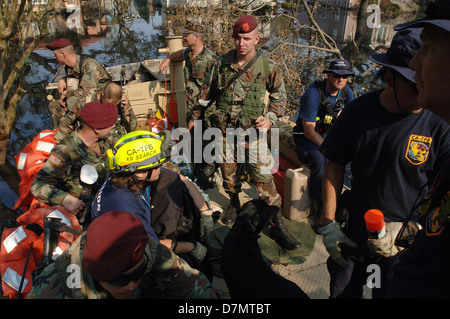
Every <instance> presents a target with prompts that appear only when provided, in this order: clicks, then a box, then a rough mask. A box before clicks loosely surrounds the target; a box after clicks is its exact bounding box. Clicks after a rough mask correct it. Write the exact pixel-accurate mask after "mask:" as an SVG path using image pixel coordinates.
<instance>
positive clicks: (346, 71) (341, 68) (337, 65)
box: [322, 59, 355, 75]
mask: <svg viewBox="0 0 450 319" xmlns="http://www.w3.org/2000/svg"><path fill="white" fill-rule="evenodd" d="M329 72H331V73H336V74H339V75H355V73H353V72H352V68H351V67H350V62H348V61H347V60H344V59H336V60H333V61H331V62H330V65H329V66H328V69H325V70H323V71H322V73H329Z"/></svg>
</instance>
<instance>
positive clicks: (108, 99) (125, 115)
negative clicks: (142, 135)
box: [99, 83, 137, 143]
mask: <svg viewBox="0 0 450 319" xmlns="http://www.w3.org/2000/svg"><path fill="white" fill-rule="evenodd" d="M99 99H100V102H101V103H112V104H114V105H117V108H118V112H119V114H118V116H117V120H116V123H115V126H114V127H113V129H112V130H111V132H110V133H109V136H108V142H109V143H114V141H118V140H119V139H120V138H121V137H122V136H124V135H125V134H127V133H130V132H132V131H134V130H136V127H137V119H136V115H135V114H134V111H133V109H132V108H131V105H130V102H129V101H128V97H127V95H126V94H125V93H124V92H123V90H122V88H121V87H120V86H119V85H117V84H115V83H109V84H108V85H107V86H106V87H105V88H104V89H102V90H101V91H100V97H99Z"/></svg>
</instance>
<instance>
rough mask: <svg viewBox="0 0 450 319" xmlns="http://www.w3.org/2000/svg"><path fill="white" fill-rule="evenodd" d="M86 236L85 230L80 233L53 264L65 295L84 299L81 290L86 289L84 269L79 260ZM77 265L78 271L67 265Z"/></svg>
mask: <svg viewBox="0 0 450 319" xmlns="http://www.w3.org/2000/svg"><path fill="white" fill-rule="evenodd" d="M85 236H86V232H85V233H83V234H81V235H80V237H79V238H78V239H77V240H76V241H75V242H73V243H72V245H71V246H70V247H69V248H67V249H66V250H65V251H64V252H63V253H62V254H61V256H59V258H58V260H57V261H55V264H56V265H55V266H56V269H57V271H58V275H59V277H60V278H61V287H62V289H63V290H64V292H65V293H66V295H68V296H71V297H72V298H73V299H86V296H85V294H84V293H83V291H85V290H86V287H85V285H84V275H85V274H84V270H83V264H82V261H81V251H82V244H81V242H82V241H84V238H85ZM73 265H77V266H78V267H79V270H80V271H79V272H77V270H76V269H74V268H70V269H69V266H72V267H73Z"/></svg>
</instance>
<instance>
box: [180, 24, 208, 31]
mask: <svg viewBox="0 0 450 319" xmlns="http://www.w3.org/2000/svg"><path fill="white" fill-rule="evenodd" d="M205 31H206V28H205V26H203V25H201V24H199V23H196V22H192V21H187V22H186V25H185V26H184V27H182V28H180V32H181V34H190V33H194V32H196V33H205Z"/></svg>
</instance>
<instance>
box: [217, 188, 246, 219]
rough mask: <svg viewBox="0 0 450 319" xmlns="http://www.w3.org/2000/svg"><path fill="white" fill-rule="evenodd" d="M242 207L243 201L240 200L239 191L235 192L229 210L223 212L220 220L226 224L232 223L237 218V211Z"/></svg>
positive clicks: (231, 197) (231, 196)
mask: <svg viewBox="0 0 450 319" xmlns="http://www.w3.org/2000/svg"><path fill="white" fill-rule="evenodd" d="M240 207H241V203H240V201H239V193H233V194H231V195H230V205H229V206H228V208H227V210H226V211H225V212H224V213H223V214H222V217H221V218H220V220H221V221H222V222H223V223H224V224H225V225H228V224H232V223H234V221H235V220H236V217H237V211H238V210H239V208H240Z"/></svg>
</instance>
